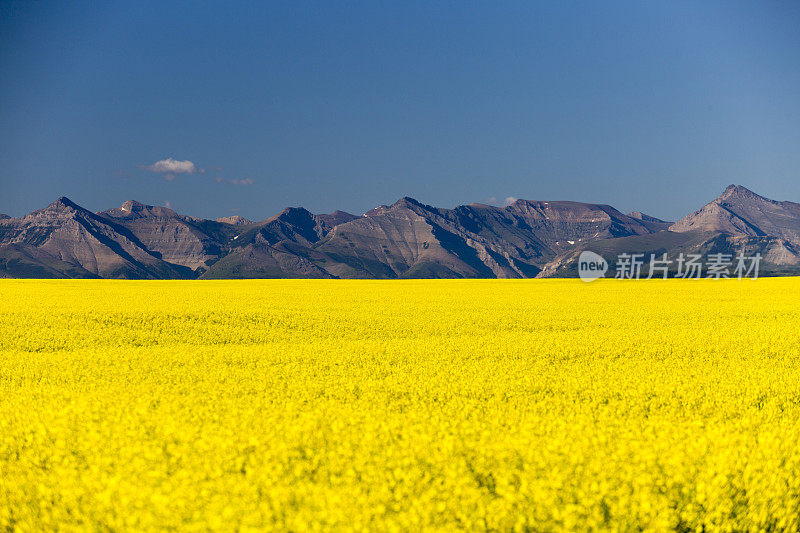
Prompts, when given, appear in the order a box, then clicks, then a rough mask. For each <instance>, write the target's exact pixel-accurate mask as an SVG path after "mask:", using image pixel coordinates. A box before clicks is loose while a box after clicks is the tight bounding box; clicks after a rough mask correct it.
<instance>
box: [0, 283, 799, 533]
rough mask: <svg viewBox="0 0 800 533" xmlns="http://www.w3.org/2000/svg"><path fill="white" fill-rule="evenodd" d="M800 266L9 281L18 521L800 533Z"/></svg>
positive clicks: (2, 298)
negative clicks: (758, 274) (632, 275)
mask: <svg viewBox="0 0 800 533" xmlns="http://www.w3.org/2000/svg"><path fill="white" fill-rule="evenodd" d="M798 325H800V279H790V278H783V279H760V280H757V281H752V280H744V281H737V280H724V281H711V280H702V281H684V280H669V281H663V280H660V281H630V282H625V281H615V280H601V281H598V282H595V283H591V284H584V283H582V282H581V281H578V280H519V281H517V280H456V281H444V280H420V281H338V280H323V281H306V280H263V281H189V282H181V281H153V282H150V281H140V282H128V281H22V280H3V281H0V530H10V531H13V530H15V529H18V530H20V531H39V530H52V529H56V528H59V529H63V530H84V529H86V530H95V531H106V530H117V531H130V530H156V529H175V528H178V529H180V530H185V531H207V530H243V531H246V530H255V529H280V530H287V529H288V530H293V531H302V530H330V529H337V530H340V529H352V530H365V529H369V530H380V531H392V530H394V531H408V530H411V531H418V530H453V529H466V530H487V529H488V530H500V531H510V530H525V529H528V530H536V531H541V530H576V529H578V530H586V529H601V530H603V529H605V530H632V529H640V528H642V529H645V530H656V531H661V530H666V529H678V530H699V529H701V528H705V530H707V531H731V530H758V529H767V530H773V531H797V530H798V528H800V511H798V509H800V444H798V442H800V338H799V337H798Z"/></svg>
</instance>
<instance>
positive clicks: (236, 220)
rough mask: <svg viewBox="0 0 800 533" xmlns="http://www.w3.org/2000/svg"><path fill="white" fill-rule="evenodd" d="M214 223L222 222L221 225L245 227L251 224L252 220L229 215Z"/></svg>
mask: <svg viewBox="0 0 800 533" xmlns="http://www.w3.org/2000/svg"><path fill="white" fill-rule="evenodd" d="M214 222H222V223H223V224H232V225H234V226H247V225H249V224H252V223H253V221H252V220H250V219H247V218H244V217H243V216H239V215H231V216H228V217H219V218H218V219H216V220H215V221H214Z"/></svg>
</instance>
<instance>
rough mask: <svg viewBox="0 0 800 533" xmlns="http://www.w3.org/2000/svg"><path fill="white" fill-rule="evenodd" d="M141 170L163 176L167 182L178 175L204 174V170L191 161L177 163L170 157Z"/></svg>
mask: <svg viewBox="0 0 800 533" xmlns="http://www.w3.org/2000/svg"><path fill="white" fill-rule="evenodd" d="M142 168H143V169H145V170H147V171H149V172H153V173H155V174H163V175H164V179H165V180H167V181H172V180H174V179H175V178H176V177H178V175H179V174H203V173H204V172H205V170H203V169H202V168H200V167H198V166H197V165H195V164H194V163H193V162H191V161H188V160H187V161H178V160H177V159H173V158H171V157H168V158H166V159H162V160H161V161H156V162H155V163H153V164H152V165H145V166H143V167H142Z"/></svg>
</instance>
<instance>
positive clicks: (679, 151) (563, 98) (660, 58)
mask: <svg viewBox="0 0 800 533" xmlns="http://www.w3.org/2000/svg"><path fill="white" fill-rule="evenodd" d="M55 4H56V3H51V2H42V3H33V2H28V1H23V2H16V1H11V2H9V1H8V0H0V212H5V213H8V214H11V215H14V216H19V215H22V214H24V213H27V212H29V211H31V210H33V209H36V208H39V207H42V206H44V205H46V204H47V203H49V202H51V201H52V200H54V199H55V198H56V197H58V196H61V195H66V196H69V197H70V198H72V199H73V200H75V201H76V202H78V203H80V204H82V205H84V206H86V207H87V208H89V209H92V210H100V209H105V208H109V207H113V206H118V205H119V204H121V203H122V202H123V201H125V200H128V199H137V200H139V201H142V202H146V203H152V204H158V205H164V204H165V203H167V202H169V205H171V206H172V207H173V209H176V210H177V211H179V212H183V213H187V214H193V215H196V216H203V217H210V218H211V217H217V216H224V215H229V214H233V213H238V214H241V215H244V216H247V217H249V218H253V219H263V218H266V217H268V216H270V215H272V214H274V213H276V212H277V211H279V210H280V209H282V208H283V207H285V206H289V205H303V206H305V207H307V208H309V209H310V210H312V211H315V212H326V211H331V210H334V209H337V208H338V209H344V210H347V211H351V212H355V213H362V212H364V211H366V210H367V209H370V208H371V207H373V206H375V205H377V204H380V203H391V202H393V201H395V200H396V199H397V198H399V197H401V196H413V197H415V198H417V199H419V200H420V201H423V202H425V203H430V204H434V205H439V206H443V207H452V206H455V205H458V204H462V203H470V202H485V201H487V200H488V199H489V198H492V197H494V198H497V199H498V202H502V201H503V199H504V198H506V197H518V198H528V199H540V200H559V199H570V200H579V201H591V202H603V203H610V204H612V205H614V206H615V207H617V208H619V209H621V210H624V211H629V210H642V211H645V212H648V213H650V214H652V215H655V216H660V217H662V218H676V217H680V216H682V215H683V214H685V213H686V212H688V211H691V210H693V209H696V208H697V207H699V206H700V205H701V204H703V203H705V202H706V201H708V200H711V199H712V198H714V197H715V196H717V195H718V194H719V193H720V192H721V190H722V189H723V188H724V187H725V186H726V185H728V184H729V183H740V184H743V185H745V186H748V187H750V188H752V189H754V190H756V191H757V192H759V193H761V194H764V195H767V196H770V197H774V198H776V199H789V200H794V201H800V31H798V28H800V2H796V1H792V2H784V3H773V2H741V3H738V2H712V1H708V2H672V1H669V2H639V1H633V2H622V3H619V2H587V3H583V2H519V3H506V2H500V3H495V2H480V3H472V2H469V3H466V2H450V3H439V2H434V3H429V2H419V3H416V2H392V3H388V2H387V3H383V2H377V3H376V2H364V3H360V2H319V3H308V2H281V3H268V2H244V3H241V2H181V3H176V2H165V1H161V0H159V1H155V2H149V1H137V2H108V3H102V2H98V3H95V2H86V3H79V2H67V3H57V5H55ZM167 158H174V159H175V160H178V161H191V162H192V163H193V164H194V165H195V167H194V172H193V173H189V172H185V173H182V174H169V173H164V172H161V173H159V172H153V171H151V170H158V169H160V168H163V166H164V165H163V164H162V166H161V167H153V166H152V165H154V164H155V163H156V162H157V161H161V160H165V159H167ZM148 166H150V167H151V170H148V169H147V168H146V167H148ZM179 167H180V168H181V169H184V170H187V169H190V168H189V167H187V166H185V165H183V166H181V165H179ZM176 168H177V167H176ZM199 169H203V171H204V172H200V170H199ZM190 170H191V169H190ZM170 177H173V178H174V179H171V180H170V179H165V178H170Z"/></svg>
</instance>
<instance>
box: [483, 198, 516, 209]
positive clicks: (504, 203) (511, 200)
mask: <svg viewBox="0 0 800 533" xmlns="http://www.w3.org/2000/svg"><path fill="white" fill-rule="evenodd" d="M516 201H517V198H516V197H514V196H506V199H505V200H502V201H501V200H498V199H497V197H496V196H492V197H491V198H487V199H486V203H487V204H489V205H500V206H502V207H508V206H509V205H511V204H513V203H514V202H516Z"/></svg>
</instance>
